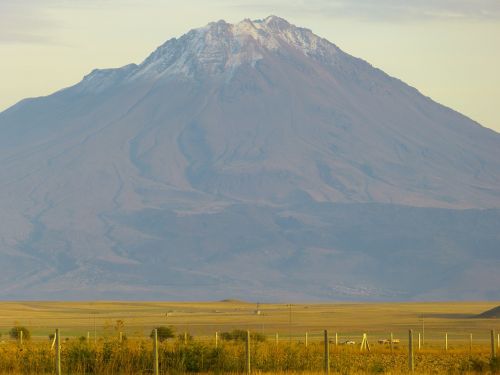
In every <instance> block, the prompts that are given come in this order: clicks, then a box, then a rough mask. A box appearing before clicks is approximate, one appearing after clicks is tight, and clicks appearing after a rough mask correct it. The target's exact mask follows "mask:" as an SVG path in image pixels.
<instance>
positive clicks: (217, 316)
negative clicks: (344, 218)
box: [0, 301, 500, 345]
mask: <svg viewBox="0 0 500 375" xmlns="http://www.w3.org/2000/svg"><path fill="white" fill-rule="evenodd" d="M498 305H500V302H444V303H441V302H439V303H435V302H431V303H328V304H327V303H323V304H319V303H318V304H316V303H311V304H306V303H301V304H293V305H292V307H291V314H290V308H289V306H288V305H286V304H260V306H259V310H260V312H261V314H260V315H257V314H256V313H255V311H256V310H257V305H256V304H255V303H245V302H239V301H229V302H0V333H3V334H4V336H5V333H6V332H7V331H8V330H9V329H10V328H11V327H12V326H13V325H14V323H17V324H20V325H24V326H26V327H28V328H29V329H30V330H31V332H32V335H33V336H34V339H36V338H37V337H43V338H46V337H47V335H48V334H49V333H51V332H53V331H54V329H55V328H60V329H61V331H62V332H63V334H64V335H65V336H81V335H84V336H86V335H87V332H90V334H91V335H93V334H94V328H95V330H96V332H97V335H98V336H103V335H111V334H113V331H114V329H113V326H115V325H116V321H117V320H122V321H123V323H124V328H123V329H122V330H123V331H124V333H125V334H127V335H128V336H131V337H132V336H139V337H140V336H141V335H146V334H149V332H150V331H151V329H152V327H154V326H159V325H169V326H173V327H174V328H175V329H176V331H177V332H189V333H191V334H192V335H194V336H202V337H207V338H208V337H211V336H213V335H214V333H215V332H216V331H219V332H220V331H227V330H231V329H235V328H239V329H249V330H251V331H258V332H262V333H264V334H266V335H269V336H273V337H274V335H275V333H279V335H280V336H281V337H285V336H286V337H287V338H288V335H289V333H290V332H291V333H292V336H293V337H294V339H296V340H299V339H300V338H301V337H302V336H303V335H304V334H305V332H306V331H307V332H309V334H310V337H311V339H314V337H315V334H318V335H320V334H321V332H322V331H323V330H324V329H328V330H329V331H330V332H332V333H333V332H338V333H339V334H340V336H341V337H342V338H344V337H349V338H351V336H352V337H355V336H359V335H361V334H362V333H364V332H366V333H367V334H368V335H374V336H375V337H386V336H387V335H388V334H389V332H393V333H394V334H395V335H397V336H401V337H404V338H406V335H407V332H408V329H413V330H415V332H419V331H422V316H423V317H424V325H425V327H424V329H425V339H426V341H428V342H429V343H431V342H440V341H443V340H444V333H445V332H449V341H450V345H453V342H455V341H460V340H465V341H468V340H469V334H470V333H472V334H473V337H474V340H481V341H484V342H486V340H488V335H489V330H491V329H496V330H498V331H500V320H498V319H496V320H495V319H474V316H475V315H477V314H479V313H481V312H483V311H485V310H488V309H491V308H493V307H495V306H498ZM290 318H291V319H290ZM94 325H95V327H94ZM4 336H3V337H4ZM318 337H319V336H318Z"/></svg>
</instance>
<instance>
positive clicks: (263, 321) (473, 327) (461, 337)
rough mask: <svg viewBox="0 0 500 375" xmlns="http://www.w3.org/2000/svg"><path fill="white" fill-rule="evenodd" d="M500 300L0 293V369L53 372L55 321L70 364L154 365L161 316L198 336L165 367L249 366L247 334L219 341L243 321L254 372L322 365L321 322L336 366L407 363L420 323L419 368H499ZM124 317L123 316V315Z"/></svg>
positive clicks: (342, 369) (177, 343)
mask: <svg viewBox="0 0 500 375" xmlns="http://www.w3.org/2000/svg"><path fill="white" fill-rule="evenodd" d="M498 305H499V302H446V303H329V304H326V303H324V304H315V303H311V304H306V303H301V304H300V303H297V304H293V305H291V308H290V305H286V304H260V305H259V306H257V305H256V304H254V303H245V302H240V301H227V302H189V303H188V302H1V303H0V333H1V334H2V336H1V337H0V374H49V373H52V372H53V368H54V355H55V354H54V349H53V348H51V342H50V341H49V339H48V335H49V334H50V333H53V332H54V329H55V328H59V329H60V330H61V333H62V339H63V344H62V358H63V359H62V361H63V373H74V374H121V375H123V374H148V373H152V363H153V359H152V358H153V357H152V340H151V339H150V338H149V334H150V332H151V329H152V328H153V327H158V326H164V325H166V326H172V327H173V328H174V329H175V331H176V332H177V333H179V334H181V335H182V334H183V333H184V332H188V333H189V334H190V335H192V336H193V337H194V341H191V342H187V343H185V342H183V340H182V338H180V339H172V340H169V341H168V342H164V343H161V344H160V348H159V353H160V354H159V355H160V370H161V371H160V373H179V374H180V373H242V372H244V371H245V345H244V343H243V342H223V341H220V342H219V345H218V347H217V348H216V347H215V332H224V331H230V330H233V329H243V330H250V331H251V332H256V333H260V334H264V335H265V336H266V337H267V340H266V341H265V342H261V343H258V342H253V343H252V349H251V353H252V365H253V369H254V373H283V374H284V373H288V374H290V373H294V372H300V373H301V374H311V375H312V374H319V373H322V372H321V371H322V366H323V358H324V348H323V330H324V329H327V330H328V331H329V333H330V341H331V348H330V349H331V370H332V373H334V374H353V375H354V374H368V373H386V374H402V373H407V368H408V367H407V366H408V364H407V361H408V330H409V329H413V330H414V332H415V336H414V346H415V360H416V373H418V374H441V373H448V374H469V373H470V374H476V373H487V374H494V373H497V372H496V371H497V370H498V368H500V365H499V363H497V362H495V363H493V364H492V363H491V362H490V356H491V352H490V350H491V346H490V330H492V329H493V330H496V331H497V332H500V319H478V318H476V317H475V316H476V315H477V314H479V313H482V312H484V311H486V310H489V309H491V308H493V307H495V306H498ZM257 309H258V310H259V311H260V314H257V313H256V311H257ZM422 316H423V319H422ZM117 321H121V324H119V325H117ZM422 322H424V325H425V345H422V348H421V350H419V349H418V344H417V342H418V341H417V337H418V333H422V331H423V329H422V328H423V327H422ZM14 325H21V326H25V327H27V328H28V329H29V330H30V332H31V333H32V339H31V340H30V341H29V342H25V343H23V345H20V344H19V342H16V341H15V340H12V339H10V338H9V337H8V331H9V330H10V329H11V328H12V327H13V326H14ZM119 332H122V334H123V335H124V337H126V338H127V339H126V340H124V341H123V342H119V340H118V337H119ZM306 332H308V342H309V345H308V346H307V347H306V345H305V342H304V341H305V333H306ZM276 333H278V336H279V340H278V342H276V340H275V336H276ZM335 333H338V337H339V343H342V342H343V341H345V340H347V339H351V340H354V341H356V345H352V346H347V345H341V344H340V345H338V346H335V344H334V337H335ZM362 333H367V335H368V338H369V342H370V344H371V352H366V351H365V352H360V349H359V342H360V339H361V335H362ZM390 333H393V334H394V337H395V338H398V339H400V340H401V343H400V344H398V345H396V346H395V348H394V350H393V351H392V352H391V350H390V348H389V346H387V345H381V344H378V343H377V340H378V339H382V338H388V337H389V335H390ZM445 333H448V350H447V351H445V349H444V337H445ZM94 334H95V335H96V338H95V340H94ZM470 334H472V335H473V347H472V350H471V349H470V347H469V345H470V342H469V339H470ZM87 337H88V339H87ZM495 366H496V367H495Z"/></svg>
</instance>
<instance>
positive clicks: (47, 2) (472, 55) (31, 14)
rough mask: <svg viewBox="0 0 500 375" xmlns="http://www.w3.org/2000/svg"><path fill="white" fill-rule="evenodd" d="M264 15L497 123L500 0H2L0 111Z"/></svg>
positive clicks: (475, 116)
mask: <svg viewBox="0 0 500 375" xmlns="http://www.w3.org/2000/svg"><path fill="white" fill-rule="evenodd" d="M270 14H275V15H278V16H281V17H284V18H286V19H288V20H289V21H290V22H292V23H294V24H296V25H298V26H303V27H307V28H310V29H312V30H313V31H314V32H315V33H316V34H319V35H320V36H322V37H325V38H327V39H329V40H330V41H332V42H333V43H335V44H337V45H338V46H339V47H340V48H342V49H343V50H344V51H346V52H348V53H350V54H352V55H354V56H357V57H361V58H363V59H365V60H367V61H368V62H370V63H371V64H373V65H374V66H376V67H379V68H381V69H382V70H384V71H385V72H386V73H388V74H390V75H392V76H395V77H397V78H400V79H402V80H403V81H405V82H406V83H408V84H410V85H412V86H414V87H416V88H417V89H419V90H420V91H421V92H423V93H424V94H425V95H428V96H430V97H432V98H433V99H434V100H436V101H438V102H440V103H442V104H444V105H447V106H449V107H451V108H453V109H456V110H458V111H460V112H462V113H464V114H465V115H467V116H469V117H471V118H472V119H474V120H476V121H478V122H480V123H481V124H482V125H484V126H487V127H490V128H493V129H495V130H497V131H500V110H499V107H500V105H499V104H500V1H499V0H413V1H407V0H307V1H305V0H267V1H263V0H232V1H230V0H216V1H209V0H204V1H203V0H182V1H181V0H140V1H139V0H0V111H1V110H3V109H5V108H7V107H9V106H11V105H13V104H15V103H16V102H17V101H19V100H20V99H22V98H25V97H34V96H41V95H47V94H50V93H52V92H54V91H56V90H58V89H60V88H62V87H66V86H70V85H72V84H75V83H76V82H78V81H79V80H80V79H81V78H82V77H83V76H84V75H85V74H87V73H89V72H90V71H91V70H92V69H94V68H108V67H118V66H122V65H126V64H128V63H131V62H135V63H139V62H141V61H142V60H143V59H144V58H146V56H147V55H148V54H149V53H150V52H152V51H153V50H154V49H155V48H156V47H157V46H159V45H160V44H162V43H163V42H164V41H166V40H167V39H169V38H172V37H177V36H180V35H182V34H184V33H185V32H187V31H188V30H189V29H192V28H195V27H200V26H204V25H205V24H207V23H208V22H210V21H215V20H219V19H225V20H226V21H228V22H237V21H240V20H242V19H243V18H252V19H255V18H264V17H266V16H268V15H270Z"/></svg>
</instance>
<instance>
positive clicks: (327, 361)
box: [324, 329, 330, 375]
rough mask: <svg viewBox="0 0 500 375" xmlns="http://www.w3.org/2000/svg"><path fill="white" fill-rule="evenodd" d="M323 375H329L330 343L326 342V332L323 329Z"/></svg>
mask: <svg viewBox="0 0 500 375" xmlns="http://www.w3.org/2000/svg"><path fill="white" fill-rule="evenodd" d="M324 333H325V366H324V367H325V374H326V375H329V374H330V342H329V341H328V330H326V329H325V332H324Z"/></svg>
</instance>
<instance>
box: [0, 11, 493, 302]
mask: <svg viewBox="0 0 500 375" xmlns="http://www.w3.org/2000/svg"><path fill="white" fill-rule="evenodd" d="M423 68H425V67H423ZM0 207H1V210H0V224H1V225H0V285H1V286H2V288H0V298H15V299H17V298H42V299H43V298H52V299H53V298H64V299H79V298H115V299H116V298H120V299H160V298H169V299H181V300H195V299H223V298H245V299H253V300H259V301H266V300H268V301H271V300H333V299H335V300H353V299H356V300H412V299H500V289H499V288H498V287H495V285H497V286H498V285H500V274H499V272H498V269H500V257H499V251H498V244H499V243H500V230H499V228H500V134H498V133H495V132H494V131H492V130H490V129H487V128H484V127H482V126H481V125H479V124H478V123H476V122H474V121H473V120H471V119H469V118H467V117H465V116H463V115H461V114H460V113H457V112H455V111H453V110H452V109H450V108H447V107H445V106H443V105H440V104H438V103H436V102H434V101H433V100H432V99H430V98H428V97H426V96H424V95H422V94H421V93H420V92H419V91H417V90H416V89H415V88H413V87H410V86H408V85H407V84H405V83H403V82H402V81H400V80H398V79H396V78H393V77H391V76H389V75H387V74H386V73H384V72H383V71H381V70H379V69H377V68H374V67H373V66H371V65H370V64H369V63H367V62H365V61H364V60H361V59H359V58H356V57H353V56H350V55H349V54H347V53H345V52H343V51H342V50H341V49H339V48H338V47H337V46H336V45H334V44H332V43H330V42H329V41H327V40H325V39H323V38H321V37H319V36H317V35H315V34H314V33H313V32H312V31H310V30H308V29H304V28H300V27H296V26H294V25H292V24H290V23H289V22H287V21H286V20H284V19H282V18H279V17H275V16H271V17H268V18H266V19H263V20H248V19H247V20H244V21H242V22H240V23H237V24H229V23H227V22H225V21H218V22H214V23H210V24H208V25H207V26H205V27H202V28H199V29H195V30H191V31H189V32H188V33H187V34H185V35H183V36H181V37H180V38H178V39H171V40H168V41H167V42H166V43H165V44H163V45H162V46H160V47H158V48H157V49H156V51H154V52H153V53H152V54H151V55H150V56H149V57H147V58H146V59H145V60H144V61H143V62H142V63H141V64H139V65H136V64H130V65H127V66H124V67H122V68H117V69H96V70H94V71H92V72H91V73H90V74H88V75H87V76H85V77H84V78H83V80H82V81H81V82H79V83H77V84H76V85H74V86H72V87H69V88H65V89H62V90H60V91H58V92H56V93H54V94H52V95H49V96H46V97H40V98H33V99H26V100H23V101H21V102H19V103H18V104H16V105H14V106H13V107H11V108H9V109H7V110H6V111H4V112H2V113H0Z"/></svg>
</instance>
